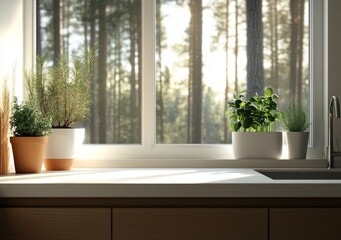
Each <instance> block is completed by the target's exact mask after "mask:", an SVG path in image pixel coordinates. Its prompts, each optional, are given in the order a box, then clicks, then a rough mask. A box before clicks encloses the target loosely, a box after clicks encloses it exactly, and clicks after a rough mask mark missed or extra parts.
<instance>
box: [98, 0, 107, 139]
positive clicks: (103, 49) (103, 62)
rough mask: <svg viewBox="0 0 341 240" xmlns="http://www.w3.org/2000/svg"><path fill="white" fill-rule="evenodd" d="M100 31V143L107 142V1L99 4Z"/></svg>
mask: <svg viewBox="0 0 341 240" xmlns="http://www.w3.org/2000/svg"><path fill="white" fill-rule="evenodd" d="M98 4H99V5H98V13H99V20H98V25H99V31H98V111H99V143H106V142H107V136H106V131H107V114H106V107H107V96H106V95H107V91H106V80H107V26H106V4H107V1H100V2H98Z"/></svg>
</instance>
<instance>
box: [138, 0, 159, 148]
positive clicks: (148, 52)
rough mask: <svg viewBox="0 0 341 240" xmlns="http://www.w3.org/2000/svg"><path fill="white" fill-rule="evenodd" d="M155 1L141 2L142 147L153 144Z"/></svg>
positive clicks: (154, 129)
mask: <svg viewBox="0 0 341 240" xmlns="http://www.w3.org/2000/svg"><path fill="white" fill-rule="evenodd" d="M154 26H155V1H154V0H144V1H142V33H143V34H142V46H143V47H142V49H143V50H142V66H143V67H142V69H143V72H142V110H141V111H142V145H143V147H144V148H145V151H147V152H148V151H151V149H152V148H153V146H154V144H155V136H156V127H155V125H156V124H155V103H156V101H155V81H154V79H155V77H154V76H155V54H154V52H155V51H154V49H155V27H154Z"/></svg>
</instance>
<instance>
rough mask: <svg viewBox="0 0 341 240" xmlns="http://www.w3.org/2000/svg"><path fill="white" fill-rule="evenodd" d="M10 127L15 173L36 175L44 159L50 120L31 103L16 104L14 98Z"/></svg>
mask: <svg viewBox="0 0 341 240" xmlns="http://www.w3.org/2000/svg"><path fill="white" fill-rule="evenodd" d="M10 126H11V130H12V132H13V135H14V137H10V142H11V144H12V150H13V157H14V165H15V171H16V173H38V172H40V171H41V167H42V165H43V160H44V159H45V152H46V144H47V140H48V137H47V135H48V134H50V133H51V118H50V117H44V116H42V115H41V114H40V112H39V110H38V108H37V106H36V105H35V104H34V103H33V102H27V103H23V104H18V100H17V98H14V102H13V107H12V116H11V118H10Z"/></svg>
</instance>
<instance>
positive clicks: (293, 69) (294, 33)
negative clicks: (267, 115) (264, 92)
mask: <svg viewBox="0 0 341 240" xmlns="http://www.w3.org/2000/svg"><path fill="white" fill-rule="evenodd" d="M298 3H299V1H298V0H290V13H291V37H290V94H291V99H292V100H293V101H296V98H295V97H296V78H297V52H298V42H297V39H298V24H299V19H298V18H299V16H298Z"/></svg>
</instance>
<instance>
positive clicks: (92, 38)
mask: <svg viewBox="0 0 341 240" xmlns="http://www.w3.org/2000/svg"><path fill="white" fill-rule="evenodd" d="M96 12H97V8H96V0H91V1H90V8H89V16H90V47H91V49H92V50H94V49H95V42H96V32H95V31H96ZM95 77H96V75H95V69H93V74H92V75H91V79H90V96H91V103H90V104H91V105H90V143H96V142H97V137H96V132H97V131H96V119H97V117H96V81H95Z"/></svg>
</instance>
